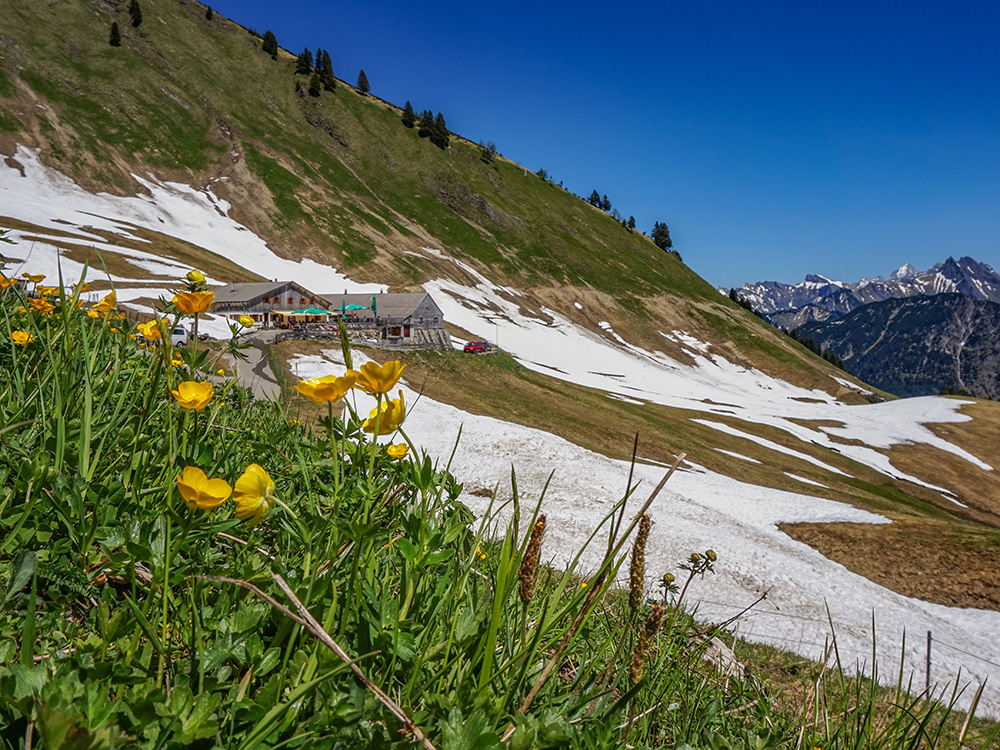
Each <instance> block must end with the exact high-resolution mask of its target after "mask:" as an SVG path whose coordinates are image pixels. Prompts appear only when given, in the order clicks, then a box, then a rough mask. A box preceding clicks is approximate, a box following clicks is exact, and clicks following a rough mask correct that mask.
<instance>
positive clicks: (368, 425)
mask: <svg viewBox="0 0 1000 750" xmlns="http://www.w3.org/2000/svg"><path fill="white" fill-rule="evenodd" d="M379 412H381V416H379ZM404 419H406V405H405V404H404V403H403V392H402V391H399V398H397V399H386V400H385V401H383V402H382V403H381V404H379V406H378V407H376V408H374V409H372V410H371V414H369V415H368V419H366V420H365V422H364V424H363V425H361V429H363V430H364V431H365V432H372V433H374V432H375V423H376V422H378V434H379V435H388V434H389V433H390V432H394V431H395V430H396V429H397V428H398V427H399V426H400V425H401V424H403V420H404Z"/></svg>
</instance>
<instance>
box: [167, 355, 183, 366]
mask: <svg viewBox="0 0 1000 750" xmlns="http://www.w3.org/2000/svg"><path fill="white" fill-rule="evenodd" d="M170 364H172V365H173V366H174V367H180V366H181V365H183V364H184V360H183V359H180V358H179V357H174V358H173V359H172V360H170Z"/></svg>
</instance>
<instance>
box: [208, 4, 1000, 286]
mask: <svg viewBox="0 0 1000 750" xmlns="http://www.w3.org/2000/svg"><path fill="white" fill-rule="evenodd" d="M212 5H213V8H214V9H215V10H216V11H217V12H219V13H222V14H223V15H225V16H227V17H229V18H232V19H233V20H235V21H237V22H239V23H242V24H243V25H245V26H248V27H251V28H255V29H257V30H258V31H260V32H264V31H266V30H267V29H271V30H272V31H273V32H274V33H275V35H276V36H277V38H278V43H279V44H280V45H281V46H282V47H284V48H286V49H288V50H290V51H292V52H296V53H297V52H299V51H300V50H301V49H302V48H303V47H309V48H310V50H312V51H315V49H316V48H317V47H323V48H324V49H326V50H328V51H329V52H330V56H331V58H332V61H333V66H334V71H335V73H336V75H337V77H338V78H341V79H343V80H346V81H348V82H351V83H353V82H354V81H355V80H356V78H357V75H358V71H359V70H360V69H362V68H363V69H364V70H365V73H366V75H367V76H368V80H369V81H370V83H371V89H372V93H373V94H376V95H378V96H381V97H382V98H384V99H388V100H389V101H391V102H393V103H395V104H398V105H402V104H403V103H404V102H406V101H407V100H409V101H411V102H412V104H413V107H414V109H416V110H417V111H418V112H419V111H420V110H422V109H431V110H433V111H435V112H437V111H440V112H442V113H443V114H444V116H445V118H446V119H447V122H448V127H449V129H451V130H452V131H454V132H456V133H459V134H461V135H463V136H465V137H466V138H469V139H471V140H473V141H493V142H494V143H496V145H497V148H498V150H499V151H500V152H501V153H502V154H504V155H505V156H507V157H508V158H510V159H513V160H514V161H516V162H518V163H520V164H523V165H524V166H526V167H528V168H529V169H533V170H537V169H539V168H544V169H546V170H547V171H548V172H549V174H550V175H551V176H552V178H553V179H554V180H555V181H556V182H559V181H562V182H563V184H564V185H565V187H567V188H568V189H570V190H572V191H573V192H575V193H577V194H580V195H583V196H588V195H590V192H591V190H594V189H597V190H598V192H600V193H602V194H607V196H608V197H609V198H610V199H611V201H612V204H613V206H614V207H615V208H617V209H618V210H619V211H621V213H622V214H623V215H624V216H626V217H628V216H630V215H632V216H635V219H636V222H637V224H638V226H639V228H640V229H643V230H645V231H647V232H649V231H650V230H651V229H652V225H653V222H654V221H665V222H667V224H668V225H669V226H670V231H671V234H672V236H673V240H674V246H675V248H676V249H677V250H679V251H680V252H681V254H682V255H683V257H684V260H685V261H686V262H687V263H688V265H690V266H691V267H692V268H693V269H694V270H695V271H697V272H698V273H699V274H701V275H702V276H703V277H704V278H706V279H707V280H708V281H710V282H712V283H713V284H717V285H723V286H739V285H740V284H742V283H743V282H745V281H757V280H765V279H766V280H777V281H785V282H794V281H798V280H801V278H802V277H803V276H804V275H805V274H806V273H821V274H824V275H826V276H829V277H831V278H838V279H843V280H845V281H854V280H856V279H858V278H861V277H865V276H875V275H878V274H883V275H888V274H889V273H891V272H892V271H893V270H895V269H896V268H897V267H899V266H900V265H902V264H903V263H905V262H910V263H913V264H914V265H915V266H917V267H918V268H921V269H925V268H927V267H929V266H931V265H932V264H934V263H935V262H938V261H941V260H944V259H945V258H946V257H948V256H949V255H954V256H955V257H959V256H961V255H971V256H972V257H974V258H976V259H977V260H980V261H984V262H986V263H989V264H990V265H992V266H994V268H998V269H1000V241H998V238H1000V43H998V41H997V40H998V39H1000V3H991V2H964V3H954V4H948V5H949V6H950V7H947V8H945V7H944V6H945V4H943V3H930V2H918V1H911V2H875V1H874V0H869V2H850V1H846V2H836V3H834V2H827V3H813V2H801V1H800V2H790V1H789V2H777V1H774V2H766V1H765V0H762V1H761V2H746V1H745V0H741V1H739V2H736V1H733V2H710V1H706V2H695V3H692V2H684V3H680V2H675V1H674V0H662V1H661V2H642V3H634V4H632V3H630V4H623V6H617V7H616V6H613V5H612V4H611V3H607V2H604V3H596V2H592V1H591V0H584V2H572V3H570V2H550V3H545V2H535V3H528V2H523V0H512V1H510V2H506V3H476V2H461V3H460V2H454V1H448V0H425V1H424V2H412V0H408V1H407V2H401V1H399V2H397V1H396V0H391V1H390V0H368V1H367V2H365V3H357V4H354V3H338V2H330V1H329V0H300V1H299V2H288V1H287V0H215V2H213V4H212ZM630 6H634V7H630Z"/></svg>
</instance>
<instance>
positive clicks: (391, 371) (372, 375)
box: [355, 359, 407, 396]
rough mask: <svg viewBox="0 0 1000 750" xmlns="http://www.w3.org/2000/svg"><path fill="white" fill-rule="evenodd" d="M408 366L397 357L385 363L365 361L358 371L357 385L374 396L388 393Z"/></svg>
mask: <svg viewBox="0 0 1000 750" xmlns="http://www.w3.org/2000/svg"><path fill="white" fill-rule="evenodd" d="M406 367H407V366H406V365H404V364H401V363H400V362H399V360H395V359H394V360H392V361H389V362H386V363H385V364H384V365H380V364H379V363H378V362H365V363H364V364H363V365H361V370H360V371H359V372H358V382H357V384H356V386H355V387H357V388H360V389H361V390H363V391H364V392H365V393H370V394H371V395H373V396H377V395H379V394H381V393H388V392H389V391H391V390H392V389H393V387H394V386H395V385H396V383H398V382H399V378H400V377H401V376H402V374H403V372H404V371H405V370H406Z"/></svg>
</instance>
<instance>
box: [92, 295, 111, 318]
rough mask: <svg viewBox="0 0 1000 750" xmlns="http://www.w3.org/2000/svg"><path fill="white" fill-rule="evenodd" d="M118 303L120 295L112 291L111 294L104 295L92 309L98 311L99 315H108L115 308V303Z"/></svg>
mask: <svg viewBox="0 0 1000 750" xmlns="http://www.w3.org/2000/svg"><path fill="white" fill-rule="evenodd" d="M117 304H118V295H117V294H116V293H115V292H111V293H109V294H106V295H104V297H103V298H102V299H101V301H100V302H98V303H97V304H96V305H94V306H93V307H92V308H90V309H91V310H93V311H94V312H96V313H97V314H98V315H107V314H108V313H109V312H111V311H112V310H114V309H115V305H117ZM93 317H96V316H93Z"/></svg>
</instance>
